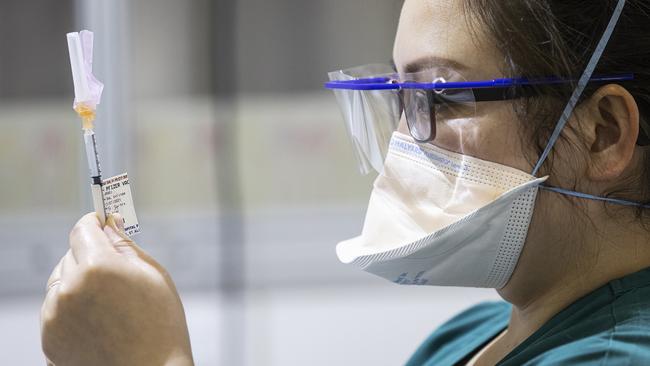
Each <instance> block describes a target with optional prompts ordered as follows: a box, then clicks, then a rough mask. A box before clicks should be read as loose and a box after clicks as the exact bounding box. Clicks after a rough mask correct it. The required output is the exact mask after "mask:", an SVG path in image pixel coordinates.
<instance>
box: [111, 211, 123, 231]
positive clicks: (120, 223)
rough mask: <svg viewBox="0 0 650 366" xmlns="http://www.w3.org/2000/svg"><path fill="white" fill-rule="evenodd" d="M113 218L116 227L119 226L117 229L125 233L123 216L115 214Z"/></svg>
mask: <svg viewBox="0 0 650 366" xmlns="http://www.w3.org/2000/svg"><path fill="white" fill-rule="evenodd" d="M113 217H114V220H115V225H116V226H117V228H118V229H119V230H120V231H121V232H124V218H123V217H122V215H120V214H115V215H114V216H113Z"/></svg>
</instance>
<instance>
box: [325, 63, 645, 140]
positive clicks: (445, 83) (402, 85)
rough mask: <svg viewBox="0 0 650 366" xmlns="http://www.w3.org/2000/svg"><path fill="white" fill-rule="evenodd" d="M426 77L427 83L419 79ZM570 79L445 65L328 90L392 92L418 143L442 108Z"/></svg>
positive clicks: (621, 77) (337, 83) (333, 84)
mask: <svg viewBox="0 0 650 366" xmlns="http://www.w3.org/2000/svg"><path fill="white" fill-rule="evenodd" d="M426 77H429V78H430V80H431V81H430V82H422V81H419V80H425V79H426ZM630 80H634V74H631V73H628V74H615V75H605V76H595V77H593V78H591V80H590V81H589V82H590V83H609V82H621V81H630ZM576 81H577V80H573V79H562V78H558V77H547V78H536V79H529V78H523V77H522V78H501V79H492V80H478V81H465V80H462V76H460V74H458V73H456V72H455V71H453V70H451V69H448V68H435V69H431V70H427V71H423V72H420V73H415V74H407V75H402V76H400V75H399V74H393V75H385V76H378V77H370V78H359V79H352V80H332V81H329V82H327V83H325V87H326V88H328V89H343V90H357V91H369V90H384V91H396V92H397V94H398V96H399V100H400V114H401V113H404V115H405V117H406V123H407V126H408V129H409V133H410V134H411V136H412V137H413V138H414V139H415V140H416V141H418V142H423V143H424V142H430V141H432V140H434V139H435V137H436V121H437V120H438V119H439V118H438V116H439V115H441V114H442V113H444V111H445V110H455V111H459V110H461V109H465V110H474V103H477V102H494V101H505V100H513V99H519V98H523V97H531V96H535V95H537V94H538V90H539V89H538V88H536V87H537V86H542V85H550V86H553V85H555V86H562V85H566V84H569V83H573V82H576Z"/></svg>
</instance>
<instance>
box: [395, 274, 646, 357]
mask: <svg viewBox="0 0 650 366" xmlns="http://www.w3.org/2000/svg"><path fill="white" fill-rule="evenodd" d="M510 310H511V307H510V305H509V304H508V303H505V302H491V303H482V304H479V305H477V306H474V307H472V308H470V309H469V310H466V311H464V312H462V313H461V314H459V315H457V316H455V317H454V318H453V319H451V320H449V321H448V322H447V323H445V324H443V325H442V326H441V327H440V328H438V329H437V330H436V331H435V332H434V333H433V334H431V335H430V336H429V338H427V339H426V340H425V341H424V343H423V344H422V345H421V346H420V347H419V348H418V349H417V351H416V352H415V354H414V355H413V356H412V357H411V359H410V360H409V361H408V362H407V364H406V365H407V366H433V365H436V366H445V365H464V364H465V363H467V362H468V361H469V360H470V359H471V358H472V356H474V354H476V352H478V351H479V350H480V349H481V348H482V347H483V346H485V345H487V344H488V343H489V342H490V341H491V340H492V339H494V338H495V337H496V336H497V335H499V334H500V333H501V332H502V331H503V330H504V329H505V328H506V327H507V325H508V320H509V317H510ZM497 365H500V366H515V365H516V366H520V365H633V366H635V365H650V268H647V269H644V270H642V271H639V272H636V273H633V274H630V275H627V276H625V277H623V278H620V279H617V280H614V281H611V282H609V283H608V284H606V285H605V286H603V287H600V288H598V289H597V290H595V291H593V292H592V293H590V294H588V295H586V296H585V297H583V298H581V299H579V300H577V301H576V302H574V303H573V304H571V305H569V306H568V307H567V308H566V309H564V310H562V311H561V312H559V313H558V314H557V315H555V316H554V317H553V318H551V319H550V320H549V321H548V322H546V323H545V324H544V325H543V326H542V327H541V328H540V329H539V330H537V331H536V332H535V333H534V334H533V335H531V336H530V337H529V338H528V339H526V340H525V341H524V342H523V343H522V344H520V345H519V346H518V347H517V348H515V349H514V350H513V351H512V352H510V353H509V354H508V355H507V356H506V357H505V358H504V359H503V360H501V361H500V362H499V363H498V364H497Z"/></svg>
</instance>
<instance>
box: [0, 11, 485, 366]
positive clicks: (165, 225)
mask: <svg viewBox="0 0 650 366" xmlns="http://www.w3.org/2000/svg"><path fill="white" fill-rule="evenodd" d="M400 6H401V2H400V1H393V0H390V1H375V0H312V1H302V0H275V1H264V0H238V1H228V0H212V1H211V0H191V1H189V0H188V1H174V0H111V1H108V0H77V1H73V0H57V1H48V0H3V1H2V2H0V42H1V43H0V128H1V130H0V164H1V167H2V169H0V278H1V279H2V281H0V364H2V365H41V364H44V363H43V357H42V354H41V350H40V340H39V323H38V317H39V308H40V303H41V300H42V296H43V294H44V286H45V282H46V280H47V277H48V276H49V273H50V271H51V269H52V268H53V267H54V265H55V264H56V262H57V261H58V260H59V258H60V256H62V255H63V254H64V253H65V250H66V247H67V236H68V231H69V229H70V228H71V226H72V225H73V224H74V223H75V221H76V220H77V219H78V218H79V217H80V216H81V215H82V214H83V213H85V212H89V211H91V210H92V208H91V203H90V192H89V189H88V176H87V170H86V165H85V160H84V159H85V157H84V156H83V154H82V153H83V150H82V149H83V146H82V145H81V141H82V140H81V130H80V126H79V121H78V119H77V117H76V115H75V114H74V112H73V111H72V108H71V105H72V81H71V77H70V69H69V61H68V54H67V45H66V41H65V33H66V32H70V31H75V30H80V29H83V28H88V29H90V30H93V31H94V32H95V60H94V67H95V75H96V76H97V77H98V78H99V79H100V80H102V81H103V82H104V83H105V84H106V87H105V94H104V97H103V99H102V103H101V105H100V107H99V117H98V121H97V126H98V127H97V131H96V132H97V135H98V139H99V149H100V154H101V161H102V168H103V172H104V177H109V176H112V175H116V174H119V173H122V172H124V171H128V172H129V176H130V180H131V183H132V188H133V190H134V192H133V194H134V200H135V204H136V209H137V212H138V217H139V220H140V224H141V227H142V230H143V232H142V233H141V234H140V235H138V236H137V237H136V238H135V239H136V241H137V242H138V243H139V244H140V245H141V246H142V247H143V248H145V250H147V251H149V252H150V253H151V254H152V255H153V256H154V257H155V258H157V259H158V260H159V261H160V262H161V263H162V264H163V265H164V266H166V267H167V268H168V270H169V271H170V273H171V274H172V276H173V277H174V279H175V281H176V283H177V285H178V287H179V290H180V292H181V297H182V298H183V300H184V303H185V310H186V312H187V317H188V322H189V327H190V335H191V338H192V345H193V349H194V353H195V361H196V363H197V365H233V366H237V365H283V366H287V365H395V364H401V363H404V362H405V361H406V359H407V358H408V356H409V355H410V354H411V353H412V352H413V351H414V349H415V348H416V347H417V345H418V344H419V342H421V341H422V340H423V339H424V338H425V337H426V335H427V334H428V333H430V332H431V331H432V330H433V329H434V328H435V327H436V326H437V325H438V324H440V322H442V321H444V320H445V319H447V318H448V317H450V316H451V315H452V314H454V313H456V312H458V311H460V310H461V309H463V308H465V307H467V306H470V305H471V304H473V303H476V302H479V301H482V300H485V299H496V294H495V293H494V292H493V291H489V290H471V289H446V288H434V287H400V286H397V285H393V284H390V283H385V282H384V280H382V279H379V278H375V277H372V276H371V275H369V274H366V273H363V272H361V271H359V270H357V269H355V268H350V267H346V266H344V265H342V264H340V263H339V262H338V260H337V259H336V256H335V253H334V246H335V244H336V243H337V242H338V241H340V240H343V239H346V238H349V237H352V236H354V235H357V234H358V233H359V231H360V229H361V225H362V222H363V214H364V210H365V205H366V203H367V198H368V195H369V192H370V189H371V184H372V178H373V177H362V176H360V175H359V174H358V173H357V169H356V165H355V163H354V158H353V153H352V150H351V148H350V146H349V144H348V142H347V138H346V136H345V131H344V128H343V124H342V121H341V118H340V115H339V111H338V109H337V106H336V104H335V100H334V98H333V96H332V95H330V93H329V92H327V91H325V90H322V82H323V81H324V80H325V79H326V73H327V72H328V71H331V70H334V69H339V68H344V67H348V66H354V65H357V64H363V63H372V62H388V61H389V60H390V58H391V53H392V42H393V36H394V32H395V28H396V25H397V20H398V17H399V9H400ZM432 21H433V20H432Z"/></svg>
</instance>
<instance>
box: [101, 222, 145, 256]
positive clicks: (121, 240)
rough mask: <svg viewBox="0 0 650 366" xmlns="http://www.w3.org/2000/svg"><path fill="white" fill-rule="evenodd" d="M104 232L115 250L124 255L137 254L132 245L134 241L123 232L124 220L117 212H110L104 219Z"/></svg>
mask: <svg viewBox="0 0 650 366" xmlns="http://www.w3.org/2000/svg"><path fill="white" fill-rule="evenodd" d="M104 233H105V234H106V236H108V240H109V241H110V242H111V244H112V245H113V248H115V250H116V251H117V252H118V253H120V254H123V255H126V256H134V257H137V256H138V252H137V250H136V249H135V248H134V247H133V246H134V245H135V243H134V242H133V240H131V238H129V237H128V236H127V235H126V234H125V233H124V220H123V219H122V216H120V215H119V214H111V215H109V216H108V219H106V226H104Z"/></svg>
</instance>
